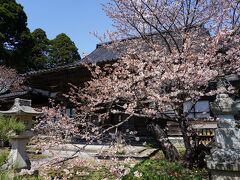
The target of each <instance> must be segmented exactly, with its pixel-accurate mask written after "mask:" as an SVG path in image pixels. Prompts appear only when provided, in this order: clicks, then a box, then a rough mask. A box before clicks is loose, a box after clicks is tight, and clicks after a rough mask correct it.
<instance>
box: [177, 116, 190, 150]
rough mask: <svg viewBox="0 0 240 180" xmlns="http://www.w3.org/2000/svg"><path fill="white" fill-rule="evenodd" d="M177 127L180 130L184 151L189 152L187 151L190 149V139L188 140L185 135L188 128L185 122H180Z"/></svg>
mask: <svg viewBox="0 0 240 180" xmlns="http://www.w3.org/2000/svg"><path fill="white" fill-rule="evenodd" d="M179 126H180V129H181V132H182V136H183V142H184V146H185V148H186V150H189V149H191V144H190V139H189V137H188V134H187V133H188V127H187V124H186V121H185V120H181V121H180V122H179Z"/></svg>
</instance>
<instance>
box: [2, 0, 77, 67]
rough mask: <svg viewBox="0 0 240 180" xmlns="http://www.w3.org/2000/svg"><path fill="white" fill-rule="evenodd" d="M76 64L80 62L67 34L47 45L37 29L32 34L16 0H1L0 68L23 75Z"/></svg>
mask: <svg viewBox="0 0 240 180" xmlns="http://www.w3.org/2000/svg"><path fill="white" fill-rule="evenodd" d="M76 60H80V55H79V53H78V51H77V48H76V46H75V44H74V43H73V42H72V41H71V39H70V38H69V37H68V36H67V35H66V34H64V33H62V34H59V35H58V36H57V37H56V38H55V39H53V40H51V41H50V40H48V38H47V36H46V33H45V32H44V30H42V29H40V28H38V29H36V30H34V31H33V32H32V33H31V32H30V30H29V29H28V27H27V15H26V14H25V12H24V9H23V7H22V6H21V5H20V4H18V3H17V2H16V0H0V64H1V65H6V66H8V67H12V68H15V69H16V70H18V72H26V71H30V70H33V69H34V70H38V69H43V68H50V67H56V66H60V65H65V64H68V63H72V62H74V61H76Z"/></svg>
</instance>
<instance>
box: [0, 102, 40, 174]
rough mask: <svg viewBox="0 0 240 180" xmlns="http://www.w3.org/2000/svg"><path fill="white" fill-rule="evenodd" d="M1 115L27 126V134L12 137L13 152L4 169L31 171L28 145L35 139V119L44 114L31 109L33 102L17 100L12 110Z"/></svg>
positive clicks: (2, 112)
mask: <svg viewBox="0 0 240 180" xmlns="http://www.w3.org/2000/svg"><path fill="white" fill-rule="evenodd" d="M0 113H1V114H3V115H6V116H11V117H13V118H16V119H17V120H18V121H21V122H23V123H24V124H25V125H26V131H25V132H23V133H21V134H17V135H14V136H11V137H10V143H11V146H12V148H11V152H10V154H9V156H8V160H7V163H6V164H4V165H3V166H2V168H3V169H11V168H14V169H16V170H21V169H30V168H31V163H30V160H29V158H28V155H27V152H26V145H27V143H28V141H29V139H30V138H31V137H33V132H32V131H31V127H32V124H33V117H35V116H39V115H42V112H37V111H35V110H34V109H33V108H32V107H31V100H25V99H19V98H16V99H15V102H14V105H13V106H12V108H11V109H10V110H8V111H0Z"/></svg>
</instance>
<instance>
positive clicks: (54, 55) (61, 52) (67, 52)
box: [49, 33, 81, 67]
mask: <svg viewBox="0 0 240 180" xmlns="http://www.w3.org/2000/svg"><path fill="white" fill-rule="evenodd" d="M49 59H50V64H51V66H52V67H55V66H61V65H66V64H69V63H73V62H75V61H77V60H80V59H81V57H80V55H79V53H78V49H77V47H76V46H75V44H74V42H73V41H72V40H71V39H70V38H69V37H68V36H67V35H66V34H64V33H61V34H59V35H57V36H56V38H55V39H53V40H51V50H50V53H49Z"/></svg>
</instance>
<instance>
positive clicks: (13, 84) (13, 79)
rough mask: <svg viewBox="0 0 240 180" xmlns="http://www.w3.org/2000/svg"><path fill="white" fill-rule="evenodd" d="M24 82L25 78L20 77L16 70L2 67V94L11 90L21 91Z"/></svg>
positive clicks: (0, 82) (0, 86) (0, 78)
mask: <svg viewBox="0 0 240 180" xmlns="http://www.w3.org/2000/svg"><path fill="white" fill-rule="evenodd" d="M22 82H23V77H21V76H19V75H18V74H17V72H16V71H15V70H14V69H10V68H7V67H6V66H0V93H4V92H6V91H7V90H9V88H12V89H15V90H16V89H19V88H20V84H21V83H22Z"/></svg>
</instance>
